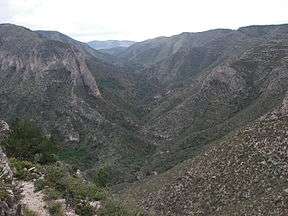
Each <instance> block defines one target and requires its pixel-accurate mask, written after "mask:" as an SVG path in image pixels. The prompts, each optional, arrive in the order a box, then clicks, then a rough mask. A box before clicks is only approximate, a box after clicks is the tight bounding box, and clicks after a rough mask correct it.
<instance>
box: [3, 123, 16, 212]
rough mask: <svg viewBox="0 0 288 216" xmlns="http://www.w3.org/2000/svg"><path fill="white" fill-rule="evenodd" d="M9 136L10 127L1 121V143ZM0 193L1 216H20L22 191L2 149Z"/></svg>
mask: <svg viewBox="0 0 288 216" xmlns="http://www.w3.org/2000/svg"><path fill="white" fill-rule="evenodd" d="M8 134H9V125H8V124H7V123H6V122H4V121H2V120H0V141H1V139H3V138H5V137H6V136H8ZM0 192H1V195H2V196H3V197H2V198H1V201H0V215H1V216H20V215H21V205H20V204H19V199H20V191H19V188H18V187H17V186H16V185H15V182H14V181H13V172H12V170H11V168H10V165H9V162H8V158H7V157H6V155H5V153H4V152H3V150H2V149H1V148H0Z"/></svg>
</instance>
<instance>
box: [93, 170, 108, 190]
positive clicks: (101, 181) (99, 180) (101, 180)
mask: <svg viewBox="0 0 288 216" xmlns="http://www.w3.org/2000/svg"><path fill="white" fill-rule="evenodd" d="M108 180H109V176H108V168H107V167H101V168H100V169H99V170H98V172H97V173H96V175H95V177H94V179H93V181H94V183H95V184H96V185H98V186H100V187H106V186H107V183H108Z"/></svg>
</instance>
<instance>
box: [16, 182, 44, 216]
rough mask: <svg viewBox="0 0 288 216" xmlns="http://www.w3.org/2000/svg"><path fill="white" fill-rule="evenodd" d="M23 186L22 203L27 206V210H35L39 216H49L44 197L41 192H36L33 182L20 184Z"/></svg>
mask: <svg viewBox="0 0 288 216" xmlns="http://www.w3.org/2000/svg"><path fill="white" fill-rule="evenodd" d="M20 184H21V185H22V186H23V188H22V189H23V192H22V195H23V199H22V200H21V203H22V204H24V205H26V207H27V208H29V209H31V210H33V211H34V212H36V213H37V215H38V216H47V215H49V213H48V212H47V210H46V209H45V205H46V204H45V202H44V195H43V193H42V192H41V191H39V192H35V191H34V189H35V187H34V183H33V182H20Z"/></svg>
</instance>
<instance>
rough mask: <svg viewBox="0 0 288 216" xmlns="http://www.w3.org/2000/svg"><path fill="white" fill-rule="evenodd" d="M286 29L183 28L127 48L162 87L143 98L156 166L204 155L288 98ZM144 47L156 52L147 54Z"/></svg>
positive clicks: (159, 168)
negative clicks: (217, 141) (190, 30)
mask: <svg viewBox="0 0 288 216" xmlns="http://www.w3.org/2000/svg"><path fill="white" fill-rule="evenodd" d="M287 31H288V27H287V25H280V26H251V27H244V28H240V29H239V30H237V31H232V30H211V31H207V32H203V33H184V34H181V35H178V36H173V37H171V38H159V39H154V40H152V41H146V42H142V43H139V44H135V45H132V46H131V47H130V48H128V50H127V51H125V52H124V53H123V54H121V57H122V58H124V59H126V61H135V62H137V63H138V64H142V65H143V68H144V69H143V70H142V71H141V74H144V75H143V76H146V77H145V78H146V80H151V82H153V83H155V84H156V86H157V87H158V89H157V91H155V92H153V93H152V94H150V95H146V98H145V96H144V98H145V101H144V102H143V104H142V106H143V107H144V109H145V110H146V115H145V116H144V118H143V122H144V127H143V131H144V132H146V133H147V134H149V135H150V136H153V137H155V138H156V139H158V140H157V144H158V151H157V154H155V155H153V157H151V160H150V162H151V164H150V165H149V166H150V167H149V169H150V171H153V169H154V170H156V171H163V170H165V169H167V168H169V167H172V166H174V165H175V164H177V163H179V162H180V161H183V160H184V159H188V158H191V157H193V156H194V155H197V152H198V151H201V149H202V148H203V146H204V145H206V144H208V143H209V142H211V141H213V140H215V139H219V138H221V137H222V136H224V135H225V134H227V133H229V132H230V131H232V130H234V129H235V128H238V127H241V126H243V125H245V124H247V123H248V122H251V121H254V120H255V119H257V118H258V117H260V116H261V115H263V114H265V113H267V112H269V111H271V110H272V109H273V108H275V107H276V106H277V105H279V104H280V103H281V102H282V99H283V96H284V94H285V92H286V91H287V87H286V86H287V73H286V71H287V66H286V65H287V44H288V43H287V34H286V33H287ZM159 43H160V44H161V46H160V45H159V46H158V44H159ZM155 44H157V46H155ZM141 47H142V50H143V52H141ZM153 47H154V48H155V47H156V48H155V49H154V48H153ZM150 48H151V49H150ZM152 48H153V49H152ZM144 50H147V53H149V52H151V55H147V56H153V57H154V58H151V59H149V58H148V59H146V58H144V59H143V58H142V57H143V55H142V54H143V53H144ZM152 50H153V51H152ZM128 51H129V52H128ZM153 53H155V55H154V54H153ZM147 92H148V91H147Z"/></svg>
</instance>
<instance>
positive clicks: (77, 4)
mask: <svg viewBox="0 0 288 216" xmlns="http://www.w3.org/2000/svg"><path fill="white" fill-rule="evenodd" d="M287 11H288V0H197V1H196V0H0V23H13V24H17V25H21V26H25V27H27V28H30V29H32V30H56V31H60V32H62V33H64V34H67V35H69V36H71V37H73V38H75V39H77V40H80V41H83V42H87V41H91V40H113V39H115V40H134V41H142V40H145V39H149V38H154V37H158V36H171V35H175V34H179V33H181V32H199V31H204V30H209V29H215V28H230V29H237V28H238V27H241V26H247V25H256V24H257V25H264V24H282V23H288V12H287Z"/></svg>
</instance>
